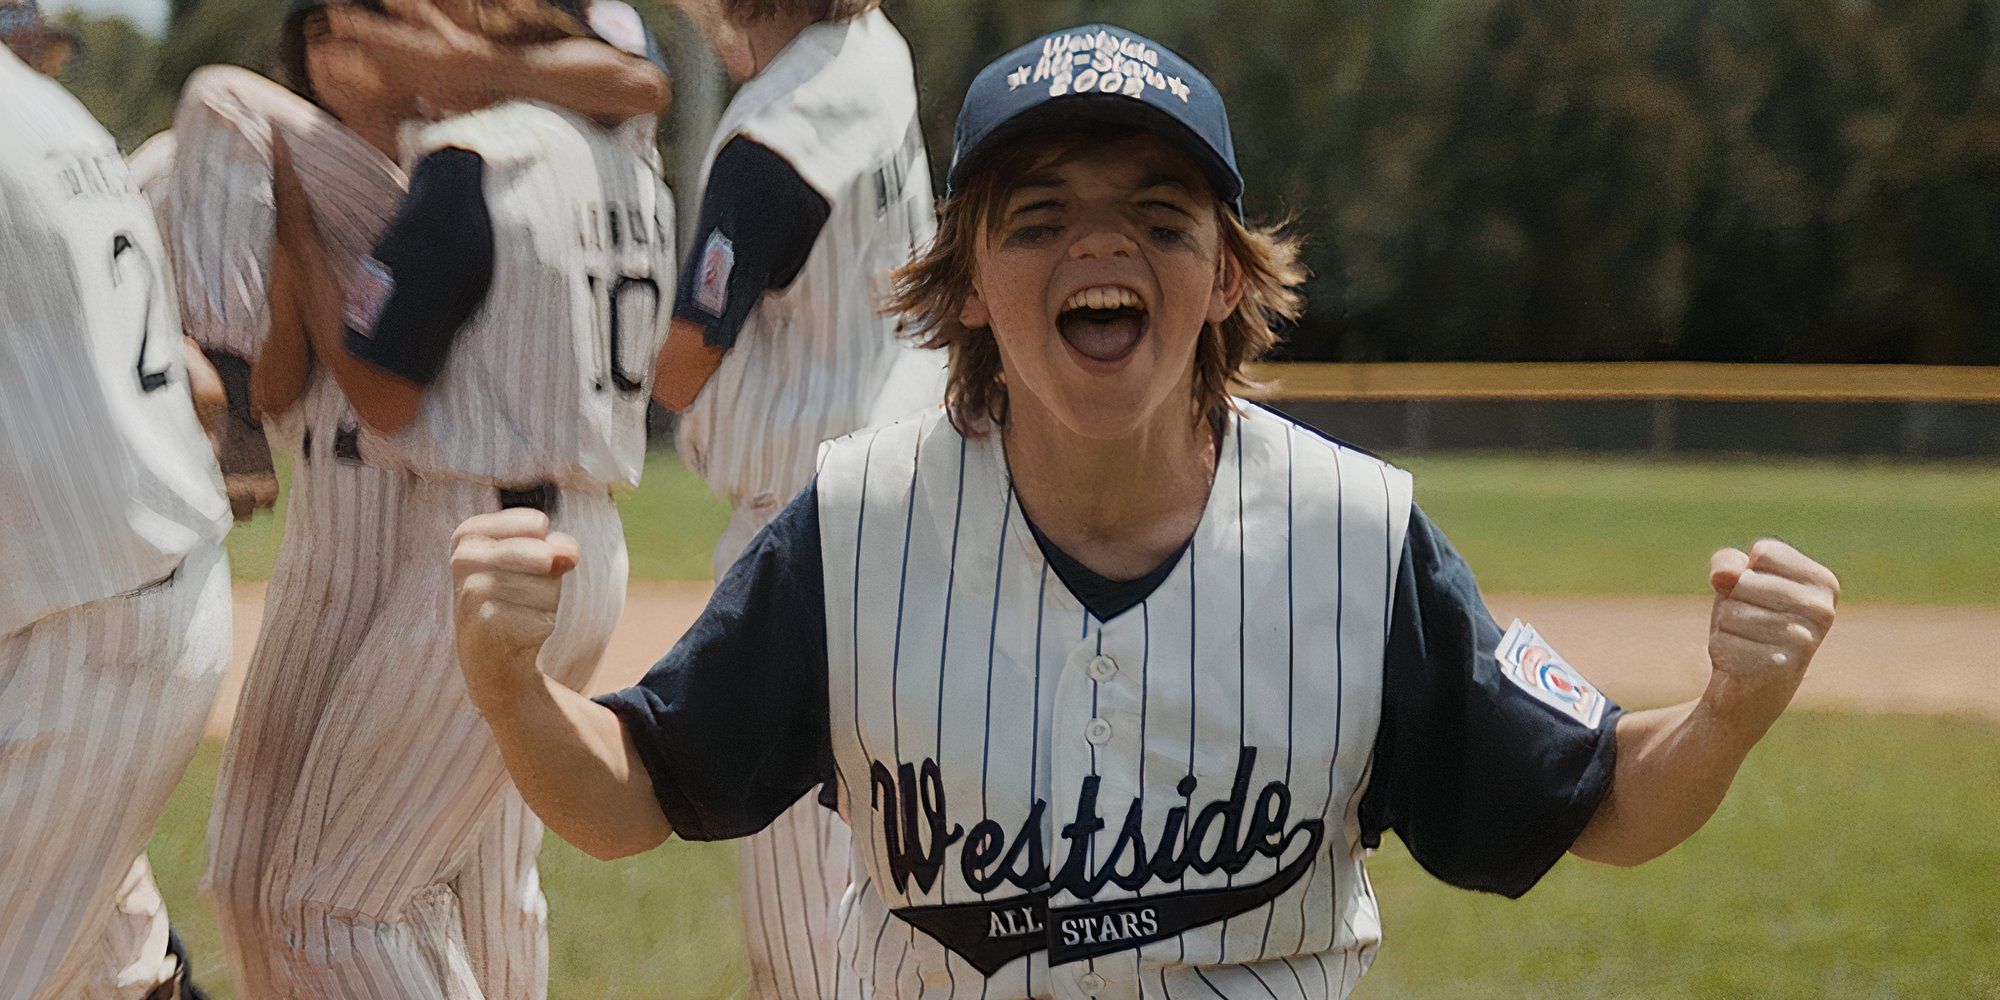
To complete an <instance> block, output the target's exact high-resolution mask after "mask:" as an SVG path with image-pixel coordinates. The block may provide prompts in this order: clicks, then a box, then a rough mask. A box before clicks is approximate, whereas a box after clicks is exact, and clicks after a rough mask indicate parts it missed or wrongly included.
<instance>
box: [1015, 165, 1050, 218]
mask: <svg viewBox="0 0 2000 1000" xmlns="http://www.w3.org/2000/svg"><path fill="white" fill-rule="evenodd" d="M1062 187H1063V183H1062V180H1061V178H1059V177H1057V176H1056V175H1054V174H1049V173H1034V174H1029V175H1027V176H1025V177H1023V178H1021V179H1020V181H1018V182H1017V183H1015V184H1014V185H1013V187H1012V188H1010V189H1009V190H1008V191H1007V201H1013V200H1014V199H1015V198H1017V197H1019V196H1021V195H1022V194H1025V193H1028V192H1031V191H1059V190H1061V189H1062ZM1060 207H1062V202H1061V201H1058V200H1057V199H1055V198H1052V197H1051V198H1038V199H1036V200H1034V201H1032V202H1029V203H1028V204H1026V205H1022V206H1020V207H1018V208H1013V209H1009V210H1008V211H1007V217H1008V218H1010V219H1011V218H1013V217H1014V216H1017V215H1023V214H1025V213H1028V212H1033V211H1036V210H1038V209H1044V208H1060Z"/></svg>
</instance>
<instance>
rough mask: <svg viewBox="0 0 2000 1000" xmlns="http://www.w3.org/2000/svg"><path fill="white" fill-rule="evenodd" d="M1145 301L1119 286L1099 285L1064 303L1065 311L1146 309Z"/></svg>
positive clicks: (1136, 294)
mask: <svg viewBox="0 0 2000 1000" xmlns="http://www.w3.org/2000/svg"><path fill="white" fill-rule="evenodd" d="M1145 307H1146V304H1145V301H1144V300H1143V299H1141V298H1139V293H1138V292H1135V291H1133V290H1131V289H1129V288H1121V287H1119V286H1117V285H1099V286H1097V287H1095V288H1086V289H1084V290H1082V291H1080V292H1078V293H1076V294H1075V295H1072V296H1070V297H1069V301H1067V302H1064V303H1063V309H1064V310H1065V311H1067V310H1070V309H1144V308H1145Z"/></svg>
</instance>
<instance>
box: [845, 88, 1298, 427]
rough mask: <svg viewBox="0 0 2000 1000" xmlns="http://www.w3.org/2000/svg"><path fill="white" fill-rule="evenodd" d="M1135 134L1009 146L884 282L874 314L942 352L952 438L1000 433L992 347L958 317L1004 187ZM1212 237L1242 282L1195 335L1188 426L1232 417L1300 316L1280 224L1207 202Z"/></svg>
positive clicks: (1042, 137) (1039, 136)
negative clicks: (1287, 326) (988, 430)
mask: <svg viewBox="0 0 2000 1000" xmlns="http://www.w3.org/2000/svg"><path fill="white" fill-rule="evenodd" d="M1139 134H1144V132H1143V130H1141V129H1137V128H1132V129H1129V130H1125V134H1124V135H1119V134H1116V130H1114V131H1113V132H1112V133H1110V134H1107V133H1106V132H1105V131H1104V130H1103V129H1102V128H1101V127H1100V128H1098V129H1097V130H1096V131H1094V132H1092V133H1088V134H1085V133H1083V132H1079V131H1077V130H1076V129H1075V128H1074V127H1073V126H1064V125H1057V126H1054V127H1052V128H1043V129H1038V130H1035V131H1031V132H1028V133H1026V134H1025V136H1024V137H1023V138H1022V139H1020V140H1019V141H1013V142H1009V143H1008V144H1007V145H1006V148H1004V149H1001V150H999V151H996V152H995V153H994V154H992V155H991V156H990V157H988V158H987V159H985V160H984V161H983V162H982V163H980V165H979V168H978V169H977V170H976V171H975V172H974V173H973V174H972V176H971V177H970V178H969V179H968V180H967V181H966V183H965V184H964V185H963V186H962V187H961V188H960V189H959V190H958V191H957V192H956V193H954V194H953V195H952V196H951V197H950V198H948V199H946V200H945V202H944V205H943V207H942V208H941V209H940V210H939V216H938V227H937V234H936V235H935V236H934V237H932V239H931V242H930V243H928V244H927V245H925V246H924V247H923V248H922V249H921V250H919V251H918V253H917V255H916V256H915V257H914V258H912V259H911V260H910V262H909V263H908V264H905V265H904V266H902V267H900V268H898V269H897V270H896V271H895V272H894V273H893V274H891V275H890V293H889V298H888V302H887V304H886V305H885V306H884V310H883V311H884V312H886V313H888V314H891V315H899V316H901V317H902V318H903V320H904V323H905V327H906V329H907V330H909V331H910V332H911V333H912V334H913V335H914V336H915V338H916V340H917V342H918V343H919V344H920V345H921V346H923V347H927V348H933V349H937V348H943V349H945V350H948V351H950V352H951V365H950V378H949V381H948V382H947V384H946V386H945V408H946V411H947V412H949V413H950V414H951V420H952V423H953V424H954V425H955V426H957V427H958V429H959V430H960V431H961V432H964V433H967V434H976V433H978V432H979V427H980V425H982V424H1000V423H1005V422H1006V419H1007V384H1006V379H1005V377H1004V373H1003V372H1002V371H1001V367H1000V347H999V345H998V343H997V342H995V340H994V338H993V332H992V331H991V330H987V329H977V330H973V329H967V328H966V327H965V325H964V324H962V323H960V322H959V321H958V314H959V311H960V310H961V309H962V308H963V307H964V305H965V300H966V297H967V296H968V295H970V294H971V291H972V264H973V251H974V249H975V248H976V247H977V246H978V244H979V241H980V239H981V238H982V236H983V235H984V233H985V232H987V231H989V230H991V229H992V228H994V227H996V226H998V224H999V222H1000V219H1001V215H1002V213H1003V212H1004V211H1005V209H1006V201H1007V196H1008V195H1009V194H1010V193H1012V190H1013V180H1014V179H1016V178H1020V177H1022V176H1025V175H1027V174H1028V173H1030V172H1031V171H1033V170H1034V168H1036V167H1037V166H1040V165H1042V164H1046V163H1048V162H1050V161H1051V160H1056V159H1061V158H1062V157H1065V156H1068V155H1070V154H1072V153H1074V152H1075V151H1077V150H1080V149H1082V148H1084V147H1086V146H1090V145H1097V144H1101V143H1107V142H1116V141H1118V140H1119V139H1122V138H1126V137H1128V136H1131V135H1139ZM1215 215H1216V220H1217V222H1218V224H1219V225H1220V227H1221V230H1222V248H1221V249H1222V257H1223V261H1224V266H1225V267H1231V268H1234V269H1235V270H1236V272H1237V273H1238V275H1240V277H1241V280H1242V282H1243V300H1242V301H1241V302H1239V303H1237V305H1236V311H1235V312H1233V313H1231V314H1230V315H1229V318H1228V319H1225V320H1223V321H1222V322H1221V323H1208V324H1204V325H1203V326H1202V331H1201V339H1200V341H1199V342H1198V343H1197V344H1196V346H1195V355H1194V371H1195V391H1194V399H1193V401H1192V402H1193V409H1192V411H1191V413H1192V415H1193V417H1194V418H1195V419H1196V420H1207V419H1212V418H1214V417H1216V416H1219V415H1220V414H1221V413H1223V412H1225V411H1227V410H1229V409H1232V408H1233V406H1234V404H1233V403H1232V402H1231V401H1230V396H1231V394H1232V393H1233V392H1235V391H1236V390H1239V389H1242V388H1247V387H1249V386H1250V385H1251V383H1250V381H1249V380H1248V379H1247V378H1245V377H1244V375H1243V366H1245V365H1247V364H1249V363H1250V362H1252V361H1255V360H1257V359H1258V358H1260V357H1262V356H1263V355H1264V354H1265V352H1267V351H1269V350H1270V349H1271V348H1272V347H1274V346H1276V345H1277V343H1278V333H1277V329H1276V327H1277V326H1278V325H1279V324H1281V323H1285V322H1289V321H1291V320H1294V319H1297V318H1298V316H1299V314H1300V313H1301V312H1302V311H1303V310H1304V308H1305V296H1304V295H1302V294H1300V292H1299V290H1298V286H1300V285H1301V284H1304V283H1305V280H1306V273H1307V272H1306V268H1305V265H1303V264H1301V263H1299V251H1300V249H1301V243H1302V241H1301V240H1300V239H1299V238H1298V237H1296V236H1293V235H1291V234H1290V233H1287V232H1285V226H1286V225H1287V223H1283V222H1281V223H1278V224H1276V225H1270V226H1254V225H1250V224H1247V223H1245V222H1244V221H1243V220H1242V219H1241V218H1239V217H1238V216H1237V215H1236V213H1235V212H1234V211H1233V210H1232V209H1231V208H1230V206H1228V205H1227V204H1225V203H1223V201H1222V200H1221V199H1220V198H1217V199H1216V200H1215Z"/></svg>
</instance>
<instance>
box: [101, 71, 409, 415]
mask: <svg viewBox="0 0 2000 1000" xmlns="http://www.w3.org/2000/svg"><path fill="white" fill-rule="evenodd" d="M276 135H282V136H283V138H284V140H285V142H286V143H287V144H288V145H289V146H290V147H291V150H292V163H293V165H294V167H295V168H296V169H297V171H298V174H299V185H300V187H301V188H302V189H303V190H304V191H305V193H306V200H307V202H308V204H309V205H310V206H311V209H312V213H313V218H314V221H315V222H316V223H317V224H318V226H319V230H320V233H321V235H322V237H323V238H324V239H325V240H326V244H327V250H328V254H329V256H330V257H331V258H332V259H334V260H343V261H353V260H357V259H359V258H361V257H363V256H366V255H367V253H368V252H369V250H370V249H372V248H373V247H374V245H375V241H376V240H377V239H379V238H380V237H381V235H382V232H383V230H384V229H386V228H387V227H388V225H389V221H390V219H391V218H392V217H393V215H394V213H395V210H396V206H397V204H398V203H399V202H400V201H401V199H402V195H403V190H404V187H405V186H406V184H407V183H408V179H407V177H406V176H405V174H404V172H403V169H402V168H401V167H400V166H398V165H397V164H396V163H395V161H393V160H391V159H390V158H389V157H387V156H385V155H383V153H382V152H381V151H380V150H378V149H376V148H375V147H373V146H370V145H369V144H368V143H367V142H365V141H363V140H362V139H361V138H360V137H359V136H357V135H355V134H354V133H353V132H351V131H349V130H348V129H347V127H346V126H344V125H342V124H341V123H340V122H339V121H338V120H336V119H334V118H333V117H332V116H330V115H328V114H327V113H326V112H325V111H324V110H322V109H320V108H319V107H317V106H315V105H313V104H312V103H311V102H309V101H307V100H305V99H304V98H302V97H299V96H298V95H297V94H294V93H292V92H291V91H290V90H287V89H285V88H284V87H282V86H280V85H278V84H277V83H274V82H272V81H270V80H267V79H265V78H263V77H261V76H258V75H257V74H255V73H251V72H249V71H248V70H243V69H238V68H236V67H234V66H207V67H203V68H201V69H199V70H196V71H195V72H194V73H193V74H192V75H190V76H189V77H188V82H187V84H186V86H184V87H183V88H182V90H181V100H180V104H179V106H178V108H177V109H176V111H175V114H174V130H173V131H172V132H171V133H167V134H164V135H161V136H155V137H153V138H152V139H149V140H147V142H146V143H145V144H144V145H142V146H140V148H139V149H138V150H137V151H135V152H134V153H133V157H132V159H133V162H134V163H135V165H138V166H141V167H144V169H145V172H146V173H147V174H148V175H149V176H148V178H147V179H146V180H145V181H144V189H145V191H146V194H147V196H148V197H149V198H150V199H151V200H152V202H153V205H154V208H155V210H156V211H157V213H158V215H159V218H160V228H161V232H162V233H163V235H164V236H165V238H166V241H167V245H168V251H169V256H171V257H172V259H173V261H174V274H175V279H176V288H177V289H178V291H179V295H180V301H181V314H182V316H183V318H184V320H185V323H186V329H187V334H188V336H190V337H192V338H194V340H195V342H196V343H198V344H200V345H201V346H202V347H203V348H205V349H208V350H219V351H224V352H227V353H230V354H235V355H237V356H239V357H242V358H244V359H246V360H255V358H256V357H257V354H258V352H259V351H260V350H262V349H263V343H264V336H265V334H266V333H267V332H268V331H269V329H270V319H271V317H270V303H269V302H268V301H267V295H266V292H267V289H268V285H269V281H270V272H271V266H272V263H271V259H270V248H271V238H272V236H273V234H274V233H275V232H276V226H277V218H276V212H275V209H274V208H273V204H272V200H271V199H272V194H271V171H272V153H271V150H272V142H273V138H274V136H276ZM142 157H143V159H142ZM163 161H164V168H163V167H162V163H163ZM358 424H359V420H358V419H357V418H356V416H355V415H354V410H353V407H351V406H350V405H348V402H347V397H346V396H345V395H343V394H342V393H341V392H340V389H339V387H338V386H336V385H335V384H334V382H333V380H332V378H331V377H330V376H329V375H328V374H327V373H326V372H325V371H324V370H323V369H318V368H316V369H315V370H314V371H313V372H312V373H311V374H310V375H309V376H308V378H307V384H306V391H305V394H304V396H303V397H302V398H301V400H300V402H299V404H298V405H296V406H294V407H293V408H292V409H291V410H289V411H287V412H286V413H285V414H283V415H281V416H279V417H277V418H276V419H275V420H273V421H269V422H267V423H266V429H267V430H268V431H269V432H270V433H271V437H272V439H273V445H274V446H277V447H285V448H288V449H290V450H292V451H294V452H298V451H300V450H301V448H302V446H303V436H304V432H305V429H306V428H316V429H317V430H318V431H319V433H320V434H322V435H325V436H338V435H341V434H342V433H343V432H352V431H353V429H354V428H356V427H357V426H358Z"/></svg>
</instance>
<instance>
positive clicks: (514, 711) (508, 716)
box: [466, 650, 548, 728]
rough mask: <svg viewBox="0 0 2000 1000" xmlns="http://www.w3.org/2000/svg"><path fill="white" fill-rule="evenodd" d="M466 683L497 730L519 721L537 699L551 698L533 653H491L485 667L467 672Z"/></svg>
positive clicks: (476, 705) (511, 651)
mask: <svg viewBox="0 0 2000 1000" xmlns="http://www.w3.org/2000/svg"><path fill="white" fill-rule="evenodd" d="M466 681H467V684H466V694H467V695H469V696H470V697H471V699H472V705H473V707H474V708H476V709H478V710H479V714H480V715H483V716H485V717H486V719H487V721H488V722H489V723H491V724H492V725H493V726H495V727H496V728H498V727H501V726H505V725H508V724H511V723H513V722H515V721H516V720H518V719H520V718H521V717H522V716H523V715H525V714H526V713H527V712H528V711H529V710H531V709H532V707H533V706H534V704H535V702H536V700H537V699H541V700H547V698H548V687H547V685H546V683H545V682H544V680H543V676H542V670H541V667H540V666H539V665H537V664H536V662H535V652H534V651H533V650H527V651H519V650H510V651H508V652H505V653H492V654H488V661H487V663H486V664H485V666H484V667H482V668H481V669H479V670H478V671H477V672H476V674H475V673H474V672H472V671H468V672H467V676H466Z"/></svg>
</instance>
